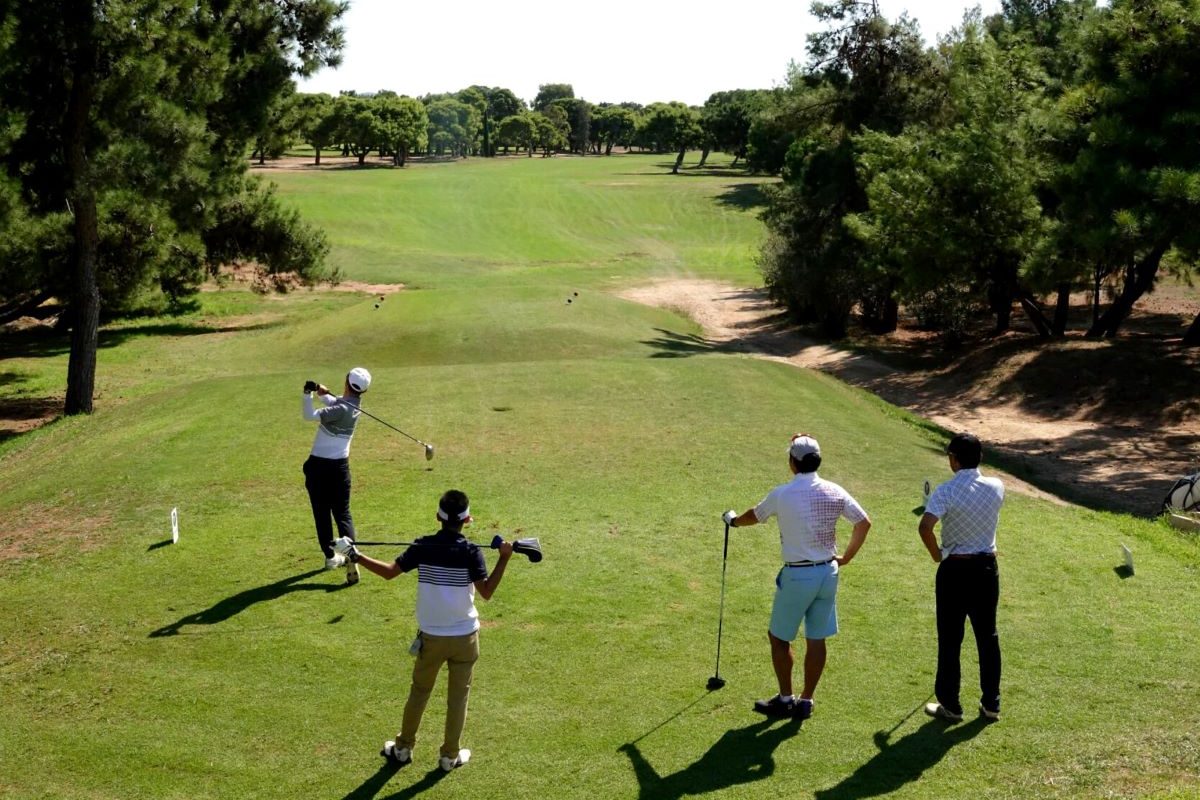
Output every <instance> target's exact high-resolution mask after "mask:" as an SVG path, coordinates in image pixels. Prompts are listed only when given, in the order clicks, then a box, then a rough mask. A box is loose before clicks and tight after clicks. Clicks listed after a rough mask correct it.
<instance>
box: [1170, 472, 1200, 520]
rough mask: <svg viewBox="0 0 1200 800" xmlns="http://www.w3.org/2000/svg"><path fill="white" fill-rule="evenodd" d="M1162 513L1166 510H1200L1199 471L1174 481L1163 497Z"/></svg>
mask: <svg viewBox="0 0 1200 800" xmlns="http://www.w3.org/2000/svg"><path fill="white" fill-rule="evenodd" d="M1162 510H1163V513H1164V514H1165V513H1166V512H1168V511H1192V512H1200V472H1194V473H1192V474H1191V475H1188V476H1187V477H1184V478H1180V479H1179V480H1177V481H1175V485H1174V486H1172V487H1171V491H1169V492H1167V496H1166V497H1165V498H1164V499H1163V505H1162Z"/></svg>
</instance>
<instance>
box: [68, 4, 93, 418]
mask: <svg viewBox="0 0 1200 800" xmlns="http://www.w3.org/2000/svg"><path fill="white" fill-rule="evenodd" d="M64 18H65V19H66V20H67V21H68V22H67V25H68V34H67V35H68V37H69V38H70V39H71V40H72V41H71V42H70V44H71V45H72V49H73V51H74V63H73V65H72V73H73V74H72V76H71V77H72V80H71V95H70V97H69V98H68V100H67V113H66V119H65V122H66V126H65V127H66V131H65V133H66V137H65V141H64V145H65V148H64V149H65V150H66V152H65V153H64V155H65V157H66V164H67V170H68V172H69V173H70V186H71V188H70V199H71V204H70V205H71V213H72V215H73V216H74V224H73V226H72V228H73V231H72V233H73V235H74V239H75V253H74V257H75V287H74V293H73V296H72V300H71V308H70V313H71V315H72V318H73V319H72V326H71V355H70V357H69V359H68V361H67V397H66V403H65V405H64V408H63V412H64V413H65V414H68V415H72V414H90V413H92V399H93V395H94V393H95V387H96V346H97V343H98V342H99V338H100V290H99V289H98V288H97V286H96V256H97V251H98V250H99V243H100V234H99V230H100V223H99V212H98V211H97V208H96V191H95V187H94V186H93V185H92V177H91V175H90V174H89V171H90V170H89V167H88V156H87V135H88V129H89V119H88V118H89V116H90V115H91V108H92V102H93V100H94V94H95V80H96V74H95V73H96V40H95V30H94V25H95V11H94V9H93V7H92V3H91V0H74V2H72V3H69V4H68V5H67V7H66V9H64Z"/></svg>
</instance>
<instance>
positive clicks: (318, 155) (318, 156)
mask: <svg viewBox="0 0 1200 800" xmlns="http://www.w3.org/2000/svg"><path fill="white" fill-rule="evenodd" d="M313 150H316V151H317V161H316V164H317V166H318V167H319V166H321V148H319V147H314V148H313Z"/></svg>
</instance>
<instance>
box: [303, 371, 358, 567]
mask: <svg viewBox="0 0 1200 800" xmlns="http://www.w3.org/2000/svg"><path fill="white" fill-rule="evenodd" d="M370 385H371V373H370V372H367V371H366V370H365V369H363V368H362V367H355V368H354V369H352V370H350V372H348V373H347V374H346V385H345V387H344V389H343V391H342V396H341V397H338V396H337V395H335V394H333V393H332V392H330V391H329V390H328V389H326V388H325V386H324V384H321V385H318V384H314V383H313V382H312V381H309V382H308V383H305V384H304V398H303V400H301V404H300V410H301V415H302V416H303V417H304V419H306V420H308V421H310V422H316V423H317V433H316V436H314V437H313V445H312V451H311V453H310V454H309V456H308V460H307V461H305V462H304V488H305V489H307V490H308V500H309V503H310V504H311V505H312V513H313V522H314V523H316V526H317V544H319V545H320V546H321V552H322V553H324V554H325V569H334V568H336V567H340V566H342V565H345V566H346V583H349V584H354V583H358V567H356V566H354V564H353V563H351V562H348V561H346V559H345V557H344V556H342V555H340V554H338V553H335V552H334V551H333V525H334V524H336V525H337V529H338V536H339V537H345V538H347V539H353V538H354V520H353V518H351V516H350V442H351V440H352V439H353V438H354V428H355V426H356V425H358V418H359V416H360V414H359V411H358V404H359V403H360V402H361V399H362V395H363V393H364V392H366V391H367V389H368V388H369V387H370ZM314 393H315V394H316V395H317V396H318V397H319V398H321V402H322V403H323V407H322V408H314V407H313V394H314ZM331 520H332V521H331Z"/></svg>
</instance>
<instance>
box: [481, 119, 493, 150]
mask: <svg viewBox="0 0 1200 800" xmlns="http://www.w3.org/2000/svg"><path fill="white" fill-rule="evenodd" d="M493 155H494V154H493V153H492V136H491V128H490V126H489V125H488V118H487V115H486V114H485V115H484V117H483V157H484V158H491V157H492V156H493Z"/></svg>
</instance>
